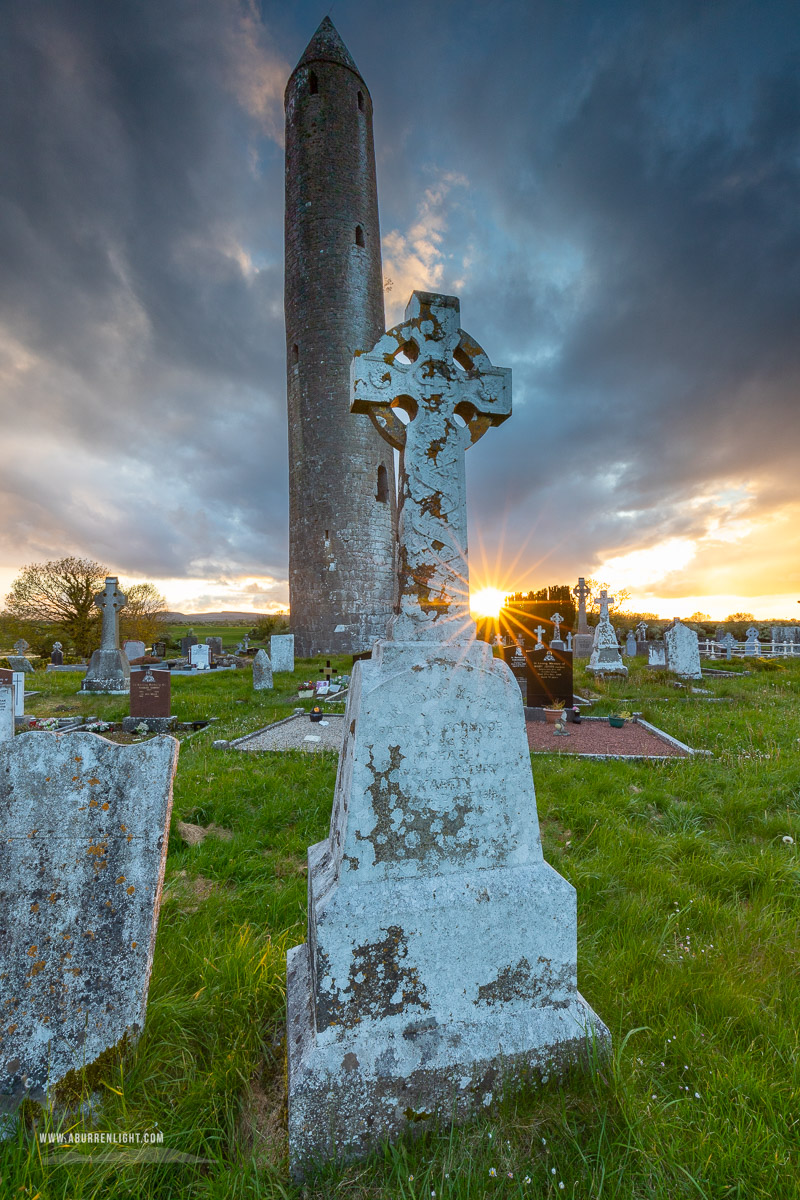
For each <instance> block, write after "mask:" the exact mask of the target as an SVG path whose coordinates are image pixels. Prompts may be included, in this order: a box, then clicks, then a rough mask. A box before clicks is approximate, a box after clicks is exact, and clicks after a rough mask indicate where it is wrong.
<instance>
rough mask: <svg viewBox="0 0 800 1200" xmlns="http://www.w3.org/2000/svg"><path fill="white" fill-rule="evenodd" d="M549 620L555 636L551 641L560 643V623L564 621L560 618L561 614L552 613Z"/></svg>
mask: <svg viewBox="0 0 800 1200" xmlns="http://www.w3.org/2000/svg"><path fill="white" fill-rule="evenodd" d="M550 620H551V621H552V622H553V624H554V625H555V627H556V636H555V638H554V639H553V641H555V642H560V641H561V622H562V621H563V620H564V618H563V617H562V615H561V613H553V615H552V617H551V618H550Z"/></svg>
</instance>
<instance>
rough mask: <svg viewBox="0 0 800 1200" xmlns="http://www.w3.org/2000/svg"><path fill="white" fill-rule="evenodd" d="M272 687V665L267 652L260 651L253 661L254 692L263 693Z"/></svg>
mask: <svg viewBox="0 0 800 1200" xmlns="http://www.w3.org/2000/svg"><path fill="white" fill-rule="evenodd" d="M272 686H273V684H272V663H271V662H270V661H269V655H268V654H267V652H266V650H259V651H258V652H257V654H256V656H255V658H254V659H253V690H254V691H256V692H263V691H266V690H267V689H269V688H271V687H272Z"/></svg>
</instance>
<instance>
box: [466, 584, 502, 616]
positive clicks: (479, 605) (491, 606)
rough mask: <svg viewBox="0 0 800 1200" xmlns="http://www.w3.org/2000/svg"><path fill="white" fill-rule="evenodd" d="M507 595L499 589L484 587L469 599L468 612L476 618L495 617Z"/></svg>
mask: <svg viewBox="0 0 800 1200" xmlns="http://www.w3.org/2000/svg"><path fill="white" fill-rule="evenodd" d="M506 595H507V593H506V592H505V591H501V589H500V588H494V587H486V588H481V590H480V591H479V592H474V593H473V594H472V595H471V596H470V598H469V607H470V612H473V613H474V614H475V616H476V617H496V616H498V614H499V612H500V609H501V608H502V607H503V601H504V600H505V598H506Z"/></svg>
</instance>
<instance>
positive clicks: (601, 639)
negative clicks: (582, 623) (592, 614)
mask: <svg viewBox="0 0 800 1200" xmlns="http://www.w3.org/2000/svg"><path fill="white" fill-rule="evenodd" d="M594 599H595V601H596V602H597V603H598V604H599V605H600V617H599V619H598V622H597V625H596V626H595V630H594V642H593V643H592V653H591V656H590V658H589V662H588V665H587V667H586V670H587V671H590V672H591V673H592V674H593V675H627V674H628V668H627V667H626V666H625V664H624V662H623V661H622V655H621V654H620V650H619V642H618V641H617V635H616V633H615V631H614V626H613V625H612V624H611V619H610V617H609V615H608V610H609V607H610V605H612V604H613V603H614V597H613V596H609V594H608V592H607V591H606V589H605V588H603V589H602V591H601V592H599V593H598V595H597V596H595V597H594Z"/></svg>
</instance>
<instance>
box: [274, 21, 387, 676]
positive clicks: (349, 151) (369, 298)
mask: <svg viewBox="0 0 800 1200" xmlns="http://www.w3.org/2000/svg"><path fill="white" fill-rule="evenodd" d="M285 106H286V282H285V292H284V310H285V316H286V362H287V395H288V408H289V604H290V607H291V625H292V631H293V633H294V635H295V648H296V653H297V654H298V656H300V657H307V656H309V655H311V654H314V653H320V652H329V653H351V654H352V653H356V652H358V651H361V650H366V649H368V648H369V647H370V646H371V645H372V643H373V641H374V640H375V639H376V638H378V637H382V636H383V635H384V632H385V626H386V619H387V617H388V616H389V615H390V614H391V612H392V609H393V605H394V598H395V591H396V569H395V541H396V538H395V531H396V510H395V486H394V462H393V457H392V451H391V449H390V447H388V446H387V444H386V443H385V442H384V441H383V439H382V438H381V437H380V436H379V435H378V433H377V432H376V430H375V429H374V428H373V426H372V425H371V423H370V421H369V418H368V417H365V416H356V415H353V414H351V412H350V363H351V361H352V358H353V354H354V353H355V351H356V350H369V349H371V348H372V346H373V345H374V344H375V342H376V341H377V340H378V338H379V337H380V336H381V335H382V334H383V332H384V327H385V326H384V311H383V274H382V269H381V250H380V231H379V226H378V194H377V186H376V181H375V150H374V145H373V138H372V100H371V98H370V94H369V91H368V90H367V86H366V84H365V83H364V80H363V79H362V78H361V75H360V74H359V72H358V68H357V67H356V65H355V63H354V62H353V60H352V58H351V57H350V54H349V53H348V50H347V48H346V46H345V45H344V43H343V42H342V40H341V38H340V37H339V35H338V33H337V32H336V30H335V28H334V26H333V24H332V23H331V21H330V19H329V18H328V17H325V19H324V20H323V22H322V24H321V25H320V27H319V29H318V30H317V32H316V33H315V34H314V36H313V38H312V39H311V41H310V42H309V44H308V46H307V47H306V50H305V53H304V54H303V56H302V57H301V59H300V61H299V62H298V64H297V66H296V67H295V69H294V71H293V72H292V74H291V76H290V78H289V82H288V84H287V85H286V94H285Z"/></svg>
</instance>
